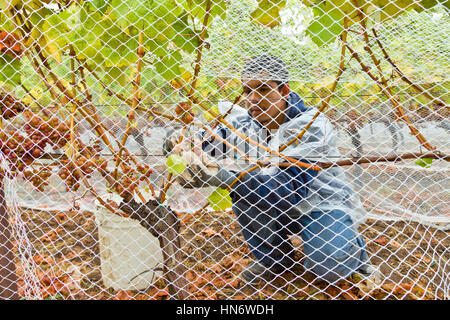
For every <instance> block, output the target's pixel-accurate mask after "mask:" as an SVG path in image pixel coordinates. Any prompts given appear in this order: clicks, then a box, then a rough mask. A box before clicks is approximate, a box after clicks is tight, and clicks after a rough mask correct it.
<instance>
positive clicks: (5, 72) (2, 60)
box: [0, 54, 22, 85]
mask: <svg viewBox="0 0 450 320" xmlns="http://www.w3.org/2000/svg"><path fill="white" fill-rule="evenodd" d="M21 67H22V62H21V61H20V60H19V59H15V58H13V57H11V56H10V55H9V54H2V55H1V56H0V81H3V82H6V83H9V84H12V85H17V84H18V83H20V82H21V76H20V69H21Z"/></svg>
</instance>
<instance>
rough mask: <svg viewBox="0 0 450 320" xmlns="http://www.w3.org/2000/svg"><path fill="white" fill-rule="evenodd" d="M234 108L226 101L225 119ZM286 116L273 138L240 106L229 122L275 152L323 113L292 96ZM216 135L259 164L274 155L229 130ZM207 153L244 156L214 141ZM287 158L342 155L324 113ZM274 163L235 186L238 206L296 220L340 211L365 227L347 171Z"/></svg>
mask: <svg viewBox="0 0 450 320" xmlns="http://www.w3.org/2000/svg"><path fill="white" fill-rule="evenodd" d="M230 107H231V103H230V102H221V103H219V105H218V108H219V112H220V113H221V114H225V113H226V112H227V111H228V110H229V108H230ZM285 112H286V114H285V119H284V121H283V123H282V124H281V125H280V127H279V128H278V130H276V131H275V132H273V133H269V132H268V131H267V129H265V128H264V127H262V126H261V124H260V123H259V122H257V121H256V120H255V119H253V117H252V116H251V115H250V114H249V112H248V111H247V110H246V109H243V108H241V107H239V106H237V105H235V106H233V109H232V112H231V113H230V114H229V115H228V116H227V117H226V118H225V119H226V120H227V121H228V123H230V124H231V125H232V126H233V127H234V128H236V129H237V130H238V131H240V132H241V133H244V134H246V135H247V136H248V137H249V138H251V139H253V140H257V141H258V142H259V143H261V144H263V145H266V146H268V147H269V148H270V149H272V150H278V148H279V146H281V145H284V144H285V143H287V142H288V141H290V140H292V139H293V138H294V137H296V136H297V135H298V133H299V132H300V131H301V130H302V129H303V128H304V127H305V126H306V125H307V124H308V123H309V122H310V121H311V119H312V117H313V116H314V115H315V114H316V112H317V109H316V108H314V107H307V106H305V104H304V103H303V100H302V99H301V98H300V96H299V95H298V94H297V93H295V92H291V93H290V94H289V97H288V107H287V109H286V111H285ZM216 130H217V134H219V135H220V136H221V137H222V138H223V139H226V140H227V141H228V142H230V143H232V144H233V145H235V146H236V147H237V148H239V150H241V151H243V152H245V153H246V154H247V155H249V156H250V157H254V158H257V159H258V160H264V159H267V156H268V153H265V152H263V151H262V150H261V149H260V148H257V147H255V146H254V145H252V144H250V143H247V142H245V141H244V140H243V139H242V138H239V137H238V136H237V135H236V134H234V133H233V132H232V131H231V130H229V129H228V128H226V127H219V128H217V129H216ZM203 150H204V151H206V152H208V153H209V154H210V155H211V156H214V157H222V158H228V159H233V158H234V159H236V157H237V156H239V154H238V153H236V152H235V151H233V150H230V148H228V147H227V146H226V145H225V144H223V143H222V142H221V141H220V140H219V139H214V138H210V139H207V141H206V142H204V143H203ZM282 153H283V154H284V155H286V156H290V157H292V158H295V159H297V160H300V161H303V162H308V163H314V162H331V161H333V160H336V157H339V156H340V153H339V151H338V149H337V147H336V136H335V131H334V128H333V126H332V124H331V122H330V121H329V119H328V118H327V117H326V116H325V115H323V114H320V115H319V116H318V117H317V118H316V120H315V121H314V122H313V124H312V125H311V127H310V128H309V129H308V130H307V131H306V133H305V135H304V136H303V137H302V139H301V140H300V141H299V142H297V143H295V142H294V143H292V144H291V145H290V146H289V147H287V148H286V149H284V150H283V152H282ZM270 161H271V162H272V163H274V165H273V166H270V167H267V168H263V169H260V170H255V171H252V172H250V173H248V174H247V175H246V176H245V177H243V178H242V179H241V180H240V181H239V182H237V183H236V184H235V185H234V186H233V188H232V190H231V191H232V192H231V197H232V200H233V203H234V202H236V201H246V203H247V204H251V205H252V206H257V207H258V208H260V209H261V210H268V209H270V208H276V209H278V210H281V211H282V212H286V213H288V214H289V215H291V216H300V215H303V214H309V213H310V212H312V211H313V210H333V209H340V210H343V211H345V212H347V213H348V214H350V216H351V217H352V218H353V221H354V222H355V223H357V224H359V223H361V222H363V219H364V216H365V211H364V209H363V208H362V205H361V203H360V201H359V199H358V197H357V195H356V194H355V193H354V191H353V190H352V188H351V186H350V184H349V183H348V181H347V179H346V177H345V175H344V172H343V170H342V168H340V167H331V168H327V169H322V170H320V171H314V170H310V169H303V168H299V167H279V166H278V165H276V163H277V162H276V161H284V162H285V161H286V160H284V159H278V158H276V157H272V158H271V160H270ZM250 165H251V164H250ZM239 171H243V170H239ZM231 172H232V173H233V174H234V176H236V175H237V174H238V173H237V172H235V171H231ZM233 180H234V179H233Z"/></svg>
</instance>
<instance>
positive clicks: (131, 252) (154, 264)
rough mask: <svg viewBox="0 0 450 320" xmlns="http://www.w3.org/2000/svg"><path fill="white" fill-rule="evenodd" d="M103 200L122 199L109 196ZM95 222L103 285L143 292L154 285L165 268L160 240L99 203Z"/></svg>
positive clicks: (134, 222) (135, 221)
mask: <svg viewBox="0 0 450 320" xmlns="http://www.w3.org/2000/svg"><path fill="white" fill-rule="evenodd" d="M102 199H104V200H106V199H110V200H114V201H115V202H116V203H117V204H119V203H120V201H121V200H122V198H121V197H120V196H118V195H116V194H107V195H105V196H102ZM95 220H96V223H97V226H98V235H99V242H100V261H101V271H102V280H103V284H104V285H105V286H106V287H108V288H113V289H115V290H119V289H122V290H143V289H146V288H148V287H149V286H150V285H151V284H153V283H154V282H155V281H156V280H157V279H158V277H159V276H161V275H162V272H161V271H157V270H155V269H156V268H159V269H161V268H162V267H163V257H162V251H161V248H160V246H159V241H158V239H157V238H156V237H155V236H153V235H152V234H151V233H150V232H149V231H148V230H146V229H145V228H144V227H143V226H141V225H140V224H139V222H138V221H137V220H134V219H131V218H124V217H121V216H118V215H116V214H114V213H112V212H111V211H109V210H108V209H106V208H105V207H103V206H102V205H101V204H100V203H98V202H97V201H96V212H95Z"/></svg>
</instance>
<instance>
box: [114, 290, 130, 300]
mask: <svg viewBox="0 0 450 320" xmlns="http://www.w3.org/2000/svg"><path fill="white" fill-rule="evenodd" d="M113 299H114V300H133V293H132V292H131V291H128V290H120V291H119V292H118V293H117V294H116V295H115V296H114V298H113Z"/></svg>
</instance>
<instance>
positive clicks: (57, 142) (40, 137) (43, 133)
mask: <svg viewBox="0 0 450 320" xmlns="http://www.w3.org/2000/svg"><path fill="white" fill-rule="evenodd" d="M24 115H25V117H27V118H28V121H27V122H26V124H25V127H24V129H25V132H26V133H27V135H28V136H29V137H31V139H32V140H33V141H35V142H36V143H38V142H39V144H40V145H41V146H43V147H45V146H46V145H47V144H49V145H50V146H51V147H52V148H53V149H54V150H56V149H58V148H62V147H64V146H65V145H66V144H67V143H68V142H69V141H70V128H69V125H68V124H66V123H64V122H62V121H60V120H59V119H58V118H57V117H56V116H52V117H50V118H49V117H47V116H45V115H43V116H41V115H39V114H36V113H34V112H31V111H25V112H24Z"/></svg>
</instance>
